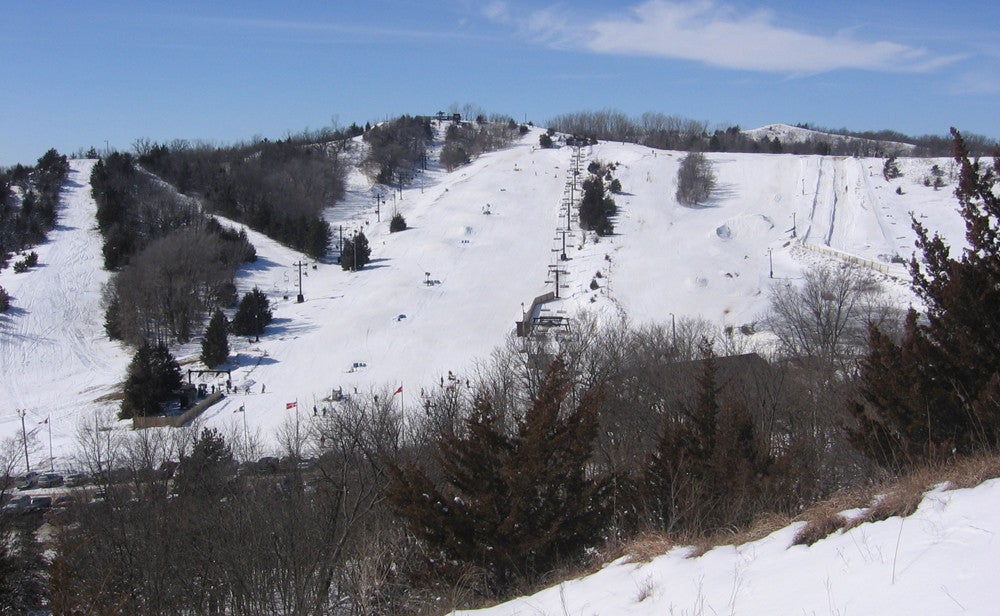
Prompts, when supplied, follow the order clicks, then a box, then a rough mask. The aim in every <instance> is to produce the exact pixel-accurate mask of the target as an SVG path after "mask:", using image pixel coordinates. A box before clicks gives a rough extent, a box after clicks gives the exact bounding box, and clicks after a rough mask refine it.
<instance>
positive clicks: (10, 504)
mask: <svg viewBox="0 0 1000 616" xmlns="http://www.w3.org/2000/svg"><path fill="white" fill-rule="evenodd" d="M29 504H31V496H29V495H27V494H18V495H17V496H12V497H10V500H9V501H7V504H6V505H4V506H3V511H5V512H7V513H17V512H20V511H24V510H25V509H27V507H28V505H29Z"/></svg>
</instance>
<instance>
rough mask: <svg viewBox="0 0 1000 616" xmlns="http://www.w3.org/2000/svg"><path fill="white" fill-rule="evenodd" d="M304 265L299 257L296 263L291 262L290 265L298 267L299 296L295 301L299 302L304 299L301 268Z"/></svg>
mask: <svg viewBox="0 0 1000 616" xmlns="http://www.w3.org/2000/svg"><path fill="white" fill-rule="evenodd" d="M306 265H307V264H306V263H303V262H302V260H301V259H299V261H298V263H292V267H297V268H298V269H299V297H298V299H297V300H296V301H297V302H298V303H300V304H301V303H302V302H304V301H306V298H304V297H303V296H302V268H303V267H305V266H306Z"/></svg>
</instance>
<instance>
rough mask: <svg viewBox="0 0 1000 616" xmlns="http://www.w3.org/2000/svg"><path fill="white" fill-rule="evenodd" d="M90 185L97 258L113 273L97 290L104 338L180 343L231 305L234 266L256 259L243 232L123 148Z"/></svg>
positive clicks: (138, 342)
mask: <svg viewBox="0 0 1000 616" xmlns="http://www.w3.org/2000/svg"><path fill="white" fill-rule="evenodd" d="M91 190H92V192H93V195H94V199H95V201H96V202H97V226H98V229H99V230H100V231H101V233H102V234H103V236H104V245H103V248H102V252H103V254H104V264H105V267H106V268H107V269H109V270H112V271H114V272H115V276H114V277H113V278H112V279H111V281H110V282H109V283H108V285H107V286H106V287H105V289H104V292H103V303H104V307H105V331H106V332H107V334H108V336H109V337H111V338H112V339H116V340H124V341H126V342H128V343H130V344H133V345H136V346H139V345H142V344H144V343H147V344H156V343H170V342H175V341H176V342H187V341H188V340H190V339H191V338H192V336H194V334H195V332H196V330H197V328H198V326H199V325H200V324H201V323H202V322H203V321H204V319H205V318H206V317H207V315H208V314H210V313H211V312H212V311H213V310H214V309H215V308H217V307H219V306H230V305H232V304H234V303H235V301H236V287H235V285H234V284H233V276H234V274H235V271H236V268H237V267H239V266H240V265H241V264H242V263H245V262H248V261H253V260H254V259H256V251H255V250H254V248H253V246H252V245H251V244H250V243H249V241H248V240H247V237H246V232H245V231H235V230H233V229H229V228H226V227H223V226H222V225H221V224H219V222H218V221H217V220H215V219H214V218H211V217H209V216H207V215H206V214H205V213H204V212H203V211H202V210H201V208H200V207H199V205H198V203H197V202H196V201H194V200H192V199H190V198H187V197H184V196H183V195H179V194H177V193H176V192H175V191H173V190H172V189H171V188H170V187H169V186H167V185H165V184H163V183H162V182H160V181H159V180H157V179H156V178H154V177H152V176H150V175H149V174H148V173H146V172H144V171H142V170H141V169H140V168H139V167H138V166H137V164H136V160H135V158H134V157H133V156H132V155H130V154H126V153H118V152H115V153H112V154H110V155H109V156H107V157H106V158H105V159H104V160H100V161H98V162H97V164H95V165H94V169H93V171H92V174H91Z"/></svg>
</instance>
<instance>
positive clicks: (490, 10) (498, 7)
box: [483, 0, 511, 24]
mask: <svg viewBox="0 0 1000 616" xmlns="http://www.w3.org/2000/svg"><path fill="white" fill-rule="evenodd" d="M483 15H485V16H486V18H487V19H489V20H490V21H495V22H498V23H502V24H505V23H509V22H510V20H511V18H510V7H509V5H508V4H507V3H506V2H503V1H502V0H496V1H495V2H489V3H487V4H486V6H484V7H483Z"/></svg>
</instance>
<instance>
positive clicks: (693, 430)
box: [644, 345, 791, 532]
mask: <svg viewBox="0 0 1000 616" xmlns="http://www.w3.org/2000/svg"><path fill="white" fill-rule="evenodd" d="M702 353H703V354H704V359H702V360H701V372H700V374H699V375H698V377H697V393H696V396H695V398H694V401H693V402H692V403H691V404H690V405H682V408H681V409H680V412H679V413H669V414H667V415H665V418H664V425H663V432H662V433H661V435H660V439H659V441H658V443H657V446H656V449H655V450H654V451H653V453H652V454H651V455H650V457H649V460H648V462H647V467H646V471H645V478H644V486H645V488H644V489H645V491H646V500H647V503H648V504H649V507H650V508H651V509H652V513H653V515H654V516H655V517H656V518H657V519H658V520H659V522H660V524H661V525H662V527H663V529H664V530H667V531H670V532H676V531H694V532H706V531H714V530H718V529H720V528H726V527H733V526H740V525H745V524H748V523H750V522H751V521H752V519H753V516H754V515H756V514H757V513H759V512H760V511H761V510H763V509H767V510H769V511H776V510H780V509H781V508H782V507H783V505H785V504H787V502H788V501H789V499H790V498H791V493H790V491H789V490H786V489H785V485H784V482H786V481H789V480H788V476H789V472H788V464H789V462H790V459H791V455H790V454H788V453H786V454H785V455H783V456H781V457H780V458H776V457H775V456H773V455H772V454H771V453H770V452H769V451H768V448H767V446H766V444H765V442H764V440H763V439H762V438H761V437H760V434H759V433H758V431H757V429H756V426H755V425H754V422H753V419H752V418H751V417H750V414H749V412H748V411H747V410H746V407H745V405H744V404H743V403H742V402H740V401H738V399H737V398H735V397H732V396H723V392H722V389H721V388H720V386H719V384H718V376H717V374H718V367H717V362H716V359H715V356H714V354H713V353H712V351H711V349H710V348H709V347H707V345H706V346H703V348H702Z"/></svg>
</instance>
